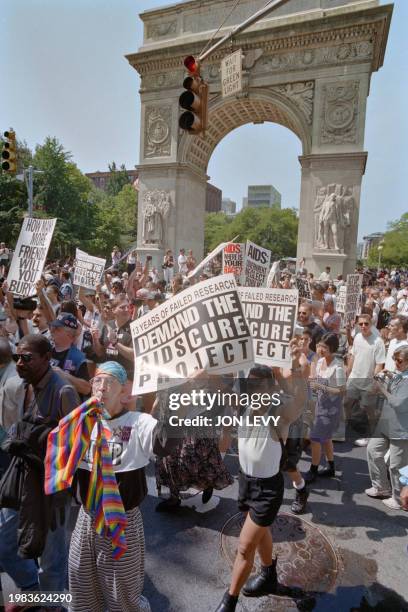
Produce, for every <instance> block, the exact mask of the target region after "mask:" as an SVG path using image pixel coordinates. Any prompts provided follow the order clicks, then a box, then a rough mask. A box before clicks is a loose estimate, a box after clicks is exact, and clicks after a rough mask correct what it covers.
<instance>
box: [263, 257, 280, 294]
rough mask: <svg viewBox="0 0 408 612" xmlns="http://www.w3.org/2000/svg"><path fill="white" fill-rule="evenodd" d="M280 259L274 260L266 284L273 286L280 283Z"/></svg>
mask: <svg viewBox="0 0 408 612" xmlns="http://www.w3.org/2000/svg"><path fill="white" fill-rule="evenodd" d="M279 266H280V261H274V262H273V264H272V267H271V269H270V270H269V274H268V278H267V279H266V286H267V287H269V288H272V287H273V286H276V285H277V284H278V283H279V278H280V268H279Z"/></svg>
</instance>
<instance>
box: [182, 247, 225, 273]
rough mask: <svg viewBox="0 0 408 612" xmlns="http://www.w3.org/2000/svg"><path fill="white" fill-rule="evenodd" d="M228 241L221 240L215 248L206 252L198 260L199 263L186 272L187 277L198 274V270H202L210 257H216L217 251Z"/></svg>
mask: <svg viewBox="0 0 408 612" xmlns="http://www.w3.org/2000/svg"><path fill="white" fill-rule="evenodd" d="M227 244H228V242H221V244H219V245H218V246H216V247H215V249H213V250H212V251H211V253H208V255H207V256H206V257H204V259H203V260H202V261H200V263H199V264H198V265H197V266H196V267H195V268H194V270H191V272H189V273H188V274H187V277H188V278H191V277H192V276H195V275H196V274H198V272H200V271H201V270H203V268H205V266H206V265H207V264H209V263H210V261H211V260H212V259H214V257H217V255H218V254H219V253H221V251H222V250H223V248H224V247H225V245H227Z"/></svg>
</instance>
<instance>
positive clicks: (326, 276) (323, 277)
mask: <svg viewBox="0 0 408 612" xmlns="http://www.w3.org/2000/svg"><path fill="white" fill-rule="evenodd" d="M329 280H330V274H329V273H328V272H322V273H321V275H320V276H319V281H324V282H328V281H329Z"/></svg>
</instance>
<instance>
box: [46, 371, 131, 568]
mask: <svg viewBox="0 0 408 612" xmlns="http://www.w3.org/2000/svg"><path fill="white" fill-rule="evenodd" d="M104 365H106V364H104ZM115 365H118V366H119V364H115ZM119 367H121V366H119ZM95 425H96V428H97V432H96V439H95V440H94V444H93V445H92V446H93V450H92V453H93V457H92V472H91V476H90V479H89V486H88V493H87V496H86V500H85V507H86V508H87V510H89V511H90V512H92V513H94V514H95V531H96V533H98V534H99V535H104V536H106V537H108V538H110V539H111V540H112V555H113V558H114V559H120V557H121V556H122V555H123V554H124V553H125V552H126V549H127V546H126V539H125V527H126V524H127V520H126V513H125V510H124V507H123V503H122V498H121V496H120V493H119V489H118V485H117V482H116V477H115V473H114V470H113V466H112V455H111V451H110V450H109V446H108V441H107V440H108V439H109V438H110V436H111V432H110V431H109V429H107V428H105V427H104V425H103V422H102V410H101V406H100V404H99V402H98V400H97V399H96V398H94V397H93V398H91V399H89V400H87V401H86V402H84V403H83V404H81V405H80V406H78V408H75V410H73V411H72V412H70V413H69V414H68V415H67V416H66V417H64V418H63V419H61V420H60V422H59V424H58V427H56V428H55V429H53V430H52V431H51V432H50V434H49V436H48V440H47V454H46V457H45V483H44V490H45V494H46V495H51V494H52V493H57V491H62V490H64V489H68V488H69V487H71V486H72V480H73V477H74V474H75V472H76V470H77V469H78V467H79V464H80V462H81V461H82V459H83V457H84V455H85V453H86V452H87V451H88V449H89V448H90V447H91V434H92V430H93V428H94V426H95Z"/></svg>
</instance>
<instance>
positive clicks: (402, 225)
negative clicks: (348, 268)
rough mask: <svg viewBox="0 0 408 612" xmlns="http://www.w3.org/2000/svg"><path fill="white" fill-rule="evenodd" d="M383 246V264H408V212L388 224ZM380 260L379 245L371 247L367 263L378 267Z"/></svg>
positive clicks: (402, 265)
mask: <svg viewBox="0 0 408 612" xmlns="http://www.w3.org/2000/svg"><path fill="white" fill-rule="evenodd" d="M388 227H389V229H388V231H387V232H385V234H384V238H383V240H382V244H381V246H382V247H383V249H382V252H381V264H382V265H384V266H386V267H388V266H399V267H406V266H408V213H404V214H403V215H402V217H401V218H400V219H399V220H398V221H393V222H391V223H389V224H388ZM378 261H379V252H378V246H377V247H374V248H372V249H370V252H369V256H368V260H367V263H368V265H369V266H373V267H377V265H378Z"/></svg>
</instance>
